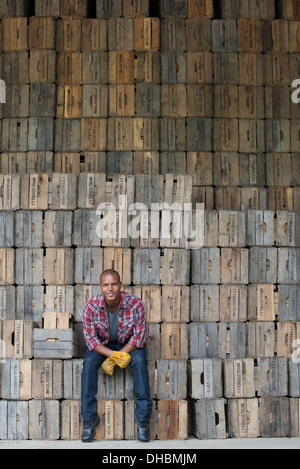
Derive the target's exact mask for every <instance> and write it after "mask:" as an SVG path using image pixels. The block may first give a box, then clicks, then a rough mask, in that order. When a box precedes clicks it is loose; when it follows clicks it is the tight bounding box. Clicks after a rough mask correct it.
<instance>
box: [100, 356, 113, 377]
mask: <svg viewBox="0 0 300 469" xmlns="http://www.w3.org/2000/svg"><path fill="white" fill-rule="evenodd" d="M115 366H116V363H115V361H114V360H113V359H112V358H107V359H106V360H105V361H104V362H103V363H102V366H101V368H102V370H103V371H104V372H105V373H106V374H107V375H109V376H112V375H113V372H114V369H115Z"/></svg>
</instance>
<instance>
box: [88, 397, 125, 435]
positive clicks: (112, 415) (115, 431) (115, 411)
mask: <svg viewBox="0 0 300 469" xmlns="http://www.w3.org/2000/svg"><path fill="white" fill-rule="evenodd" d="M98 415H99V417H100V424H99V425H98V427H97V429H96V437H95V439H96V441H99V440H123V439H124V426H123V425H120V422H123V421H124V403H123V402H122V401H112V400H100V401H98Z"/></svg>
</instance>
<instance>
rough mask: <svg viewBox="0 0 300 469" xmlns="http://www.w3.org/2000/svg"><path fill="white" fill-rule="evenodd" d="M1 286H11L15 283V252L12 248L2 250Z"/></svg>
mask: <svg viewBox="0 0 300 469" xmlns="http://www.w3.org/2000/svg"><path fill="white" fill-rule="evenodd" d="M0 260H1V263H0V266H1V269H0V285H11V284H13V283H14V279H15V272H14V263H15V252H14V250H13V249H11V248H1V249H0Z"/></svg>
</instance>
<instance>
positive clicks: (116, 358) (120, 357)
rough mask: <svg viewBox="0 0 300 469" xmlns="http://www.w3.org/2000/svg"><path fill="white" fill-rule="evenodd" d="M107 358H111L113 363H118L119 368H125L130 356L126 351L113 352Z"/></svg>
mask: <svg viewBox="0 0 300 469" xmlns="http://www.w3.org/2000/svg"><path fill="white" fill-rule="evenodd" d="M109 360H113V362H114V363H115V365H118V366H119V367H120V368H126V367H127V366H128V365H129V363H130V362H131V356H130V355H129V353H127V352H114V354H113V356H112V357H111V358H109Z"/></svg>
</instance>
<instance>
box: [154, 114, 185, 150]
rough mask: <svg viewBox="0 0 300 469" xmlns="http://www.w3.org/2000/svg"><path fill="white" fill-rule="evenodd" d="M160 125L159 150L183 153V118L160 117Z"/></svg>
mask: <svg viewBox="0 0 300 469" xmlns="http://www.w3.org/2000/svg"><path fill="white" fill-rule="evenodd" d="M159 121H160V123H159V125H160V150H162V151H169V152H171V151H185V150H186V128H185V119H184V118H183V117H162V118H161V119H159Z"/></svg>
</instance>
